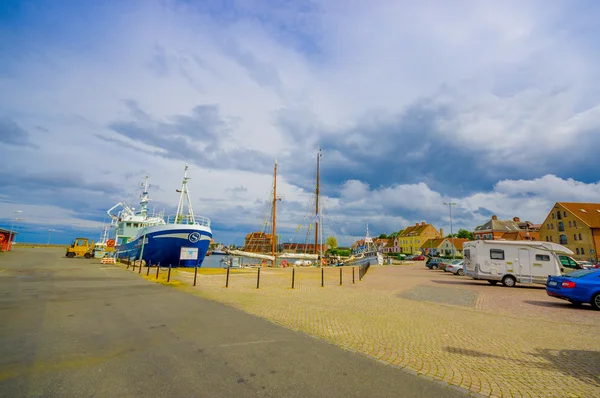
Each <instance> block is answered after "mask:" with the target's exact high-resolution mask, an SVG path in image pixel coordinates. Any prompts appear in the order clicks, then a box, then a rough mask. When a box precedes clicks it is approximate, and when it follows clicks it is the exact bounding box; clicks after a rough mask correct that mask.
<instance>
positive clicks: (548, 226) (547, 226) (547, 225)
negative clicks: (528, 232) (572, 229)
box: [547, 213, 554, 229]
mask: <svg viewBox="0 0 600 398" xmlns="http://www.w3.org/2000/svg"><path fill="white" fill-rule="evenodd" d="M553 214H554V213H553ZM547 227H548V229H550V224H548V225H547Z"/></svg>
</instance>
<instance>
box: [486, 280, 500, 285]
mask: <svg viewBox="0 0 600 398" xmlns="http://www.w3.org/2000/svg"><path fill="white" fill-rule="evenodd" d="M488 283H489V284H490V285H492V286H496V285H497V284H498V281H488Z"/></svg>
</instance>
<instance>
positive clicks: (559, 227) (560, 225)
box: [558, 221, 565, 232]
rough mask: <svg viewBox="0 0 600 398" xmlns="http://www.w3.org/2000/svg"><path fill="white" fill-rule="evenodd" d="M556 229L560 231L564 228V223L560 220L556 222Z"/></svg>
mask: <svg viewBox="0 0 600 398" xmlns="http://www.w3.org/2000/svg"><path fill="white" fill-rule="evenodd" d="M558 230H559V231H561V232H562V231H564V230H565V224H564V223H563V222H562V221H560V222H559V223H558Z"/></svg>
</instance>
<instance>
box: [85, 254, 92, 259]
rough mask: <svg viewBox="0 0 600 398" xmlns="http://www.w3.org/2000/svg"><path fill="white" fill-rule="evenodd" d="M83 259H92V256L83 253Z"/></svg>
mask: <svg viewBox="0 0 600 398" xmlns="http://www.w3.org/2000/svg"><path fill="white" fill-rule="evenodd" d="M83 257H85V258H92V255H91V254H90V253H85V254H84V255H83Z"/></svg>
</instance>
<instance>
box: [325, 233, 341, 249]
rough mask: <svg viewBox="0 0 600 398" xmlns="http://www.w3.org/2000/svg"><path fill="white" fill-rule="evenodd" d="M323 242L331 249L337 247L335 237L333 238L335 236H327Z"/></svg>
mask: <svg viewBox="0 0 600 398" xmlns="http://www.w3.org/2000/svg"><path fill="white" fill-rule="evenodd" d="M325 244H326V245H327V247H329V248H330V249H332V250H333V249H336V248H337V247H338V243H337V239H336V238H335V236H330V237H329V238H327V240H326V241H325Z"/></svg>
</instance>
